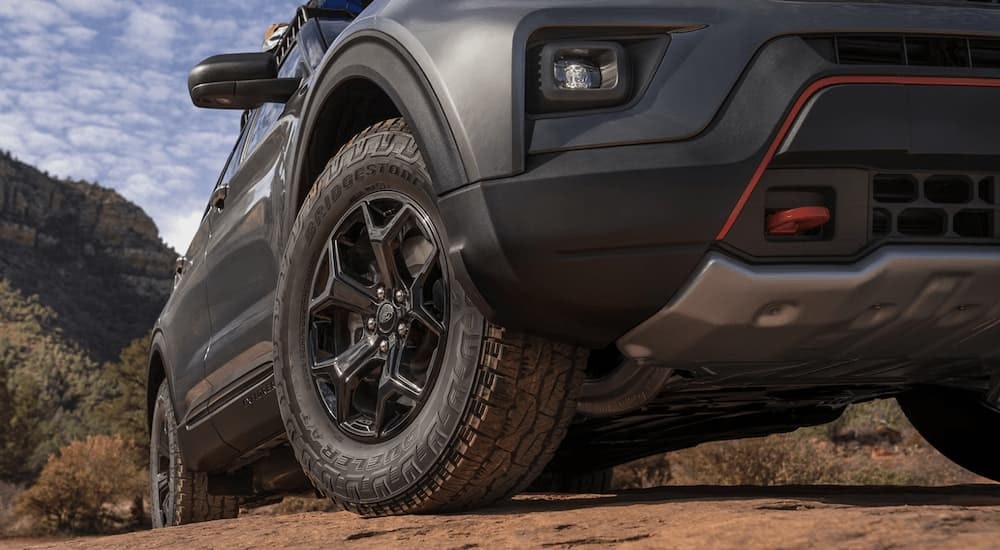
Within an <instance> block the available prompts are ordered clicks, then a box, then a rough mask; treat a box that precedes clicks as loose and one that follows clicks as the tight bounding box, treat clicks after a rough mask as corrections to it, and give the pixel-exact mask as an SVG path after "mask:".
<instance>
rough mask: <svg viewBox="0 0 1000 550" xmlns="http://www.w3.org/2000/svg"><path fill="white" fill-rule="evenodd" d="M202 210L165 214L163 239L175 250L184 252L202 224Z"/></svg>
mask: <svg viewBox="0 0 1000 550" xmlns="http://www.w3.org/2000/svg"><path fill="white" fill-rule="evenodd" d="M203 214H204V212H203V211H202V210H190V211H187V212H184V213H181V214H173V215H168V216H165V217H164V219H163V221H162V226H161V230H160V236H161V237H163V240H164V241H165V242H166V243H167V244H169V245H170V246H172V247H174V250H177V251H178V252H181V253H184V251H186V250H187V248H188V245H189V244H191V239H192V238H194V234H195V233H197V231H198V226H199V225H200V224H201V218H202V215H203Z"/></svg>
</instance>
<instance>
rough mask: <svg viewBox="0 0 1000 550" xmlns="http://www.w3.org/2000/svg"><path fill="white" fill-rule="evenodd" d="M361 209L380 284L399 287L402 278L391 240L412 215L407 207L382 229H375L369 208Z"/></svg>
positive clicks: (365, 206)
mask: <svg viewBox="0 0 1000 550" xmlns="http://www.w3.org/2000/svg"><path fill="white" fill-rule="evenodd" d="M363 209H364V215H365V224H366V225H367V226H368V240H369V241H371V243H372V251H373V252H374V254H375V264H376V267H377V269H378V274H379V278H380V280H381V283H382V284H383V285H385V286H387V287H390V288H393V287H399V286H401V283H402V277H401V276H400V273H399V269H398V268H397V265H396V258H395V251H394V250H393V249H392V239H393V238H394V237H395V236H396V235H397V234H398V233H399V232H400V230H401V229H402V227H403V222H405V221H406V220H407V219H408V218H410V217H412V216H413V213H412V212H411V210H410V208H409V207H404V208H402V209H400V211H399V212H397V213H396V214H395V215H394V216H393V217H392V219H391V220H389V222H388V223H386V224H385V226H384V227H377V226H376V225H375V222H374V220H373V219H372V215H371V210H370V208H369V206H368V205H367V204H365V205H364V206H363Z"/></svg>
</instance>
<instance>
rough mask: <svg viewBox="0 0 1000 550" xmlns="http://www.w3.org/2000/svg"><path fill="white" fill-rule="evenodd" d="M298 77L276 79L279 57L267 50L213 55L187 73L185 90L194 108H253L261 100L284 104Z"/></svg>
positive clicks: (296, 84) (259, 103)
mask: <svg viewBox="0 0 1000 550" xmlns="http://www.w3.org/2000/svg"><path fill="white" fill-rule="evenodd" d="M300 83H301V79H299V78H278V60H277V58H275V57H274V55H273V54H271V53H268V52H257V53H233V54H223V55H215V56H212V57H209V58H208V59H206V60H204V61H202V62H201V63H199V64H198V65H197V66H195V68H194V69H192V70H191V74H190V76H188V92H189V93H190V94H191V101H192V102H193V103H194V104H195V106H196V107H202V108H205V109H239V110H246V109H256V108H257V107H260V106H261V105H262V104H264V103H285V102H287V101H288V100H289V99H290V98H291V97H292V95H294V94H295V92H296V90H298V89H299V84H300Z"/></svg>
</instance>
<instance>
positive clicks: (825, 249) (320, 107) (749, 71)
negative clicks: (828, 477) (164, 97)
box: [148, 0, 1000, 526]
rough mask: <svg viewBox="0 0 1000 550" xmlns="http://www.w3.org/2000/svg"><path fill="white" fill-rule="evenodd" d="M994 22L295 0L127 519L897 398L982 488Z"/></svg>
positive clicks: (999, 41)
mask: <svg viewBox="0 0 1000 550" xmlns="http://www.w3.org/2000/svg"><path fill="white" fill-rule="evenodd" d="M994 4H995V3H994V2H986V1H981V2H975V1H971V0H970V1H964V0H939V1H933V0H925V1H903V0H892V1H890V0H885V1H863V2H862V1H857V2H851V1H832V0H831V1H808V0H799V1H786V0H743V1H740V2H732V1H730V0H621V1H616V2H605V3H600V2H592V1H582V0H565V1H562V0H560V1H552V0H545V1H542V0H523V1H516V2H499V3H498V2H489V1H486V0H466V1H463V2H438V1H432V0H411V1H407V2H399V1H394V0H379V1H376V2H373V3H371V5H368V6H362V5H360V4H358V3H356V2H334V1H327V2H313V3H312V4H311V5H309V6H304V7H303V8H302V9H300V10H299V11H298V12H297V14H296V16H295V18H294V20H293V21H292V22H291V24H290V26H289V27H288V31H287V33H286V34H285V36H284V38H283V39H282V40H281V41H280V43H279V44H278V46H277V48H276V49H275V50H274V51H273V52H267V53H250V54H235V55H224V56H216V57H213V58H209V59H207V60H206V61H205V62H203V63H202V64H200V65H199V66H198V67H196V68H195V69H194V71H193V72H192V73H191V77H190V80H189V88H190V92H191V97H192V99H193V101H194V102H195V104H196V105H199V106H202V107H208V108H226V109H241V110H244V111H245V115H244V118H243V128H242V131H241V132H240V136H239V138H238V140H237V141H236V146H235V147H234V149H233V152H232V155H231V156H230V158H229V161H228V163H227V165H226V167H225V169H224V170H223V172H222V175H221V177H220V178H219V180H218V183H217V184H216V186H215V189H214V191H213V192H212V195H211V200H210V202H209V204H208V206H207V208H206V210H205V215H204V219H203V221H202V224H201V227H200V229H199V231H198V233H197V235H196V236H195V237H194V240H193V241H192V243H191V246H190V248H189V249H188V250H187V252H186V254H185V255H184V257H183V258H180V259H179V260H178V264H177V277H176V285H175V288H174V292H173V294H172V296H171V298H170V300H169V302H168V304H167V305H166V307H165V309H164V310H163V313H162V315H161V317H160V319H159V321H158V323H157V325H156V328H155V331H154V334H155V336H154V339H153V343H152V349H151V353H150V366H149V401H148V403H149V418H150V425H151V430H152V432H151V433H152V436H153V437H152V445H151V450H150V451H151V453H150V459H151V467H150V472H151V477H152V485H153V491H154V495H156V498H154V501H155V503H154V512H155V514H154V516H155V518H154V519H155V522H156V524H157V525H159V526H162V525H173V524H178V523H185V522H191V521H198V520H206V519H213V518H223V517H232V516H233V515H235V514H236V513H237V508H238V505H239V503H240V502H241V501H243V502H252V501H258V502H259V501H266V500H267V499H271V498H275V497H276V496H280V495H283V494H288V493H292V492H297V491H303V490H311V489H312V488H315V489H316V490H318V491H320V492H322V493H323V494H325V495H327V496H329V497H331V498H333V499H334V500H336V501H337V502H339V503H340V504H341V505H343V506H344V507H345V508H347V509H349V510H353V511H356V512H358V513H361V514H365V515H382V514H396V513H408V512H430V511H439V510H454V509H462V508H467V507H472V506H479V505H483V504H486V503H489V502H492V501H495V500H496V499H500V498H503V497H506V496H508V495H511V494H514V493H516V492H518V491H521V490H523V489H525V488H526V487H529V485H530V484H532V483H536V484H537V485H536V486H538V487H546V488H549V489H556V490H559V489H574V488H575V489H588V490H601V489H603V488H605V487H606V482H607V472H608V471H609V468H610V467H612V466H614V465H616V464H621V463H623V462H626V461H629V460H633V459H636V458H640V457H643V456H648V455H652V454H655V453H660V452H664V451H668V450H671V449H678V448H682V447H687V446H692V445H696V444H698V443H701V442H705V441H710V440H717V439H725V438H736V437H744V436H748V435H762V434H767V433H774V432H780V431H788V430H792V429H795V428H797V427H799V426H806V425H811V424H819V423H824V422H829V421H831V420H833V419H835V418H837V417H838V415H840V414H841V413H842V411H843V410H844V408H845V407H847V406H848V405H849V404H851V403H857V402H862V401H866V400H871V399H876V398H885V397H894V396H898V399H899V401H900V403H901V404H902V406H903V408H904V410H905V412H906V413H907V415H909V417H910V418H911V420H912V421H913V423H914V424H915V426H916V427H917V429H919V430H920V431H921V432H922V433H923V434H924V435H925V436H926V437H927V439H928V440H930V442H931V443H933V444H934V445H935V446H937V447H938V448H939V449H940V450H941V451H942V452H943V453H944V454H946V455H947V456H949V457H951V458H952V459H954V460H955V461H956V462H958V463H959V464H961V465H963V466H965V467H966V468H969V469H970V470H973V471H975V472H978V473H980V474H982V475H984V476H987V477H992V478H993V479H998V480H1000V454H998V450H997V445H996V444H995V440H996V437H995V436H996V434H997V433H998V430H1000V408H998V406H1000V405H998V404H1000V367H998V365H1000V300H998V298H1000V284H998V282H1000V199H998V195H1000V133H998V132H997V131H996V129H997V128H998V127H1000V110H998V109H997V108H996V106H997V105H998V104H1000V9H998V8H997V6H996V5H994Z"/></svg>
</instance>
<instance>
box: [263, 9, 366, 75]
mask: <svg viewBox="0 0 1000 550" xmlns="http://www.w3.org/2000/svg"><path fill="white" fill-rule="evenodd" d="M357 16H358V14H357V13H354V12H352V11H350V10H346V9H329V8H313V7H309V6H300V7H299V8H298V10H296V12H295V17H294V18H292V20H291V22H289V23H288V30H287V31H285V36H284V37H282V39H281V42H279V43H278V45H277V46H276V47H275V48H274V55H275V57H277V58H278V65H281V63H282V61H284V60H285V57H286V56H288V52H289V51H291V49H292V48H293V47H295V42H296V40H297V39H298V37H299V31H300V30H301V29H302V25H305V23H306V21H308V20H310V19H314V18H323V19H346V20H352V19H354V18H355V17H357Z"/></svg>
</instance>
